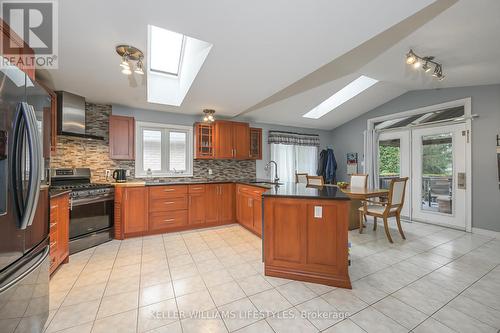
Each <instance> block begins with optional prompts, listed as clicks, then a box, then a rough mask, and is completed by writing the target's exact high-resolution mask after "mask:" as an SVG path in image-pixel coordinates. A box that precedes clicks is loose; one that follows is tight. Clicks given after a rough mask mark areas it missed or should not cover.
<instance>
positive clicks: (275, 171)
mask: <svg viewBox="0 0 500 333" xmlns="http://www.w3.org/2000/svg"><path fill="white" fill-rule="evenodd" d="M271 163H272V164H274V182H275V183H277V182H279V181H280V177H278V164H277V163H276V162H275V161H272V160H271V161H269V163H267V164H266V166H265V167H264V168H265V169H266V170H269V168H270V166H271Z"/></svg>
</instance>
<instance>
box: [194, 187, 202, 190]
mask: <svg viewBox="0 0 500 333" xmlns="http://www.w3.org/2000/svg"><path fill="white" fill-rule="evenodd" d="M192 189H193V190H201V189H203V187H193V188H192Z"/></svg>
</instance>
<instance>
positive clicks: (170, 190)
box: [163, 188, 175, 192]
mask: <svg viewBox="0 0 500 333" xmlns="http://www.w3.org/2000/svg"><path fill="white" fill-rule="evenodd" d="M163 191H164V192H172V191H175V189H174V188H167V189H164V190H163Z"/></svg>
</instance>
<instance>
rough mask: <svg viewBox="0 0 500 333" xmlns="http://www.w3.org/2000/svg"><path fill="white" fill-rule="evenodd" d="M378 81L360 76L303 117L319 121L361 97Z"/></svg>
mask: <svg viewBox="0 0 500 333" xmlns="http://www.w3.org/2000/svg"><path fill="white" fill-rule="evenodd" d="M377 82H378V80H375V79H372V78H371V77H368V76H364V75H362V76H360V77H358V78H357V79H356V80H354V81H352V82H351V83H349V84H348V85H347V86H345V87H344V88H342V89H340V90H339V91H337V92H336V93H335V94H334V95H333V96H331V97H330V98H328V99H327V100H326V101H324V102H323V103H321V104H320V105H318V106H317V107H315V108H314V109H312V110H311V111H309V112H307V113H306V114H305V115H303V116H302V117H304V118H312V119H319V118H321V117H323V116H324V115H325V114H327V113H328V112H330V111H333V110H334V109H336V108H337V107H339V106H340V105H342V104H344V103H345V102H347V101H348V100H350V99H351V98H353V97H355V96H357V95H359V94H360V93H362V92H363V91H365V90H366V89H368V88H370V87H371V86H373V85H374V84H375V83H377Z"/></svg>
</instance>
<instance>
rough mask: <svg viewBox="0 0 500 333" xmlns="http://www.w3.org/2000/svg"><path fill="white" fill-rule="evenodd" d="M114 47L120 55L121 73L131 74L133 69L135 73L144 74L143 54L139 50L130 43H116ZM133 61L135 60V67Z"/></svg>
mask: <svg viewBox="0 0 500 333" xmlns="http://www.w3.org/2000/svg"><path fill="white" fill-rule="evenodd" d="M115 49H116V53H118V54H119V55H120V57H121V62H120V66H121V67H122V73H123V74H125V75H132V70H134V73H136V74H139V75H143V74H144V63H143V59H144V54H143V53H142V51H141V50H139V49H138V48H136V47H133V46H131V45H118V46H116V48H115ZM134 61H137V63H136V66H135V69H134V63H133V62H134Z"/></svg>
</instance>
